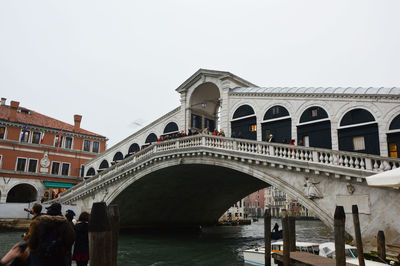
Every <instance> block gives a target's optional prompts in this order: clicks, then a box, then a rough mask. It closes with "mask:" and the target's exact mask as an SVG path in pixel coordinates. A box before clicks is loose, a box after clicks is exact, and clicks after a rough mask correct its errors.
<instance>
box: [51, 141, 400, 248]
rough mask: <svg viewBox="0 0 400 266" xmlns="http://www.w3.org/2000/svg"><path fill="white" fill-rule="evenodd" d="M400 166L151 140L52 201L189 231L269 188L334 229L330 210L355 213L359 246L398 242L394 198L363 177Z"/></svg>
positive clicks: (247, 145)
mask: <svg viewBox="0 0 400 266" xmlns="http://www.w3.org/2000/svg"><path fill="white" fill-rule="evenodd" d="M398 167H400V160H399V159H393V158H388V157H381V156H376V155H367V154H361V153H353V152H347V151H337V150H330V149H321V148H311V147H303V146H290V145H286V144H279V143H269V142H261V141H254V140H244V139H233V138H225V137H217V136H209V135H201V134H200V135H195V136H190V137H184V138H178V139H173V140H170V141H164V142H157V143H154V144H152V145H150V146H148V147H147V148H145V149H143V150H141V151H138V152H137V153H135V154H133V155H131V156H129V157H127V158H125V159H123V160H122V161H120V162H118V163H117V164H115V165H113V166H111V167H109V168H107V169H105V170H103V171H101V172H99V173H98V174H96V175H95V176H93V177H91V178H89V179H87V180H85V181H84V182H82V183H80V184H79V185H77V186H75V187H73V188H71V189H70V190H68V191H66V192H65V193H63V194H61V196H60V198H59V199H58V201H60V202H61V203H63V204H77V205H80V206H82V208H83V209H86V210H90V208H91V206H92V203H93V202H98V201H105V202H106V203H107V204H114V203H116V204H118V205H119V207H120V214H121V226H122V227H125V228H128V227H141V228H143V227H156V226H157V227H171V226H179V227H192V226H199V225H211V224H215V222H216V221H217V219H218V218H219V217H220V215H222V214H223V212H224V211H225V210H227V209H228V208H229V207H230V206H231V205H232V204H233V203H235V202H237V201H238V200H240V199H242V198H243V197H245V196H247V195H248V194H250V193H252V192H254V191H256V190H258V189H261V188H264V187H267V186H271V185H272V186H274V187H277V188H278V189H279V190H281V191H283V192H285V193H287V194H288V195H289V196H290V197H292V198H296V199H297V200H298V201H299V202H300V203H301V204H302V205H304V206H305V207H307V208H308V209H309V210H310V211H312V212H313V213H315V214H316V215H317V216H318V217H319V218H320V219H321V220H322V221H323V222H324V223H325V224H326V225H328V226H329V227H331V228H332V227H333V213H334V210H335V206H336V205H343V206H344V207H345V211H346V214H347V217H346V218H347V220H346V229H347V232H348V233H349V234H351V235H353V234H354V231H353V225H352V224H353V222H352V217H351V205H352V204H357V205H358V207H359V211H360V221H361V230H362V235H363V239H364V242H365V244H366V246H374V245H375V243H376V240H375V236H376V234H377V233H378V231H379V230H384V232H385V235H386V240H387V243H395V242H400V223H399V222H398V214H399V213H400V205H399V204H398V202H400V193H399V191H398V190H396V189H394V188H374V187H369V186H367V184H366V181H365V177H367V176H369V175H372V174H375V173H377V172H381V171H386V170H390V169H394V168H398Z"/></svg>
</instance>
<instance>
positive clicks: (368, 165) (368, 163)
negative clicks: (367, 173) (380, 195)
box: [365, 158, 372, 170]
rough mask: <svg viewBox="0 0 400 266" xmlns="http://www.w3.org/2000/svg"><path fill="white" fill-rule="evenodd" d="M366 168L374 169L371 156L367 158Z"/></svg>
mask: <svg viewBox="0 0 400 266" xmlns="http://www.w3.org/2000/svg"><path fill="white" fill-rule="evenodd" d="M365 169H366V170H372V160H371V158H365Z"/></svg>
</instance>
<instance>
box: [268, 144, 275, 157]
mask: <svg viewBox="0 0 400 266" xmlns="http://www.w3.org/2000/svg"><path fill="white" fill-rule="evenodd" d="M269 155H271V156H275V147H274V146H269Z"/></svg>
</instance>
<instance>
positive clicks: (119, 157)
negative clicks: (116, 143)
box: [113, 152, 124, 162]
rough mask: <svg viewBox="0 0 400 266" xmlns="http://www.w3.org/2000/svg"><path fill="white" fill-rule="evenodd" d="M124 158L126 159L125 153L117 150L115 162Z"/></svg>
mask: <svg viewBox="0 0 400 266" xmlns="http://www.w3.org/2000/svg"><path fill="white" fill-rule="evenodd" d="M123 159H124V155H123V154H122V152H117V153H116V154H114V157H113V162H119V161H121V160H123Z"/></svg>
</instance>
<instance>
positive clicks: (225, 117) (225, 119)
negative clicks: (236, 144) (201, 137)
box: [218, 81, 231, 137]
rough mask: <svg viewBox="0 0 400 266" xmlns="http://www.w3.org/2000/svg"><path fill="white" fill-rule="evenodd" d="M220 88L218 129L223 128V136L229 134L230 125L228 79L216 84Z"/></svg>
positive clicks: (229, 85)
mask: <svg viewBox="0 0 400 266" xmlns="http://www.w3.org/2000/svg"><path fill="white" fill-rule="evenodd" d="M218 87H219V88H220V93H221V95H220V98H221V99H220V101H221V113H220V129H222V130H224V132H225V136H226V137H230V136H231V126H230V123H229V108H230V106H229V88H230V87H231V84H230V82H229V81H222V82H221V84H220V85H219V86H218Z"/></svg>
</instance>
